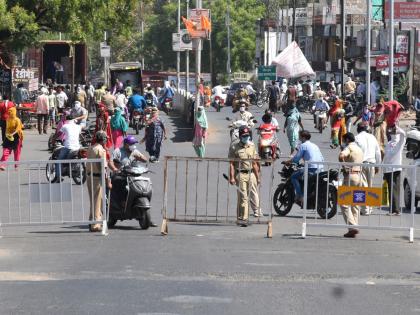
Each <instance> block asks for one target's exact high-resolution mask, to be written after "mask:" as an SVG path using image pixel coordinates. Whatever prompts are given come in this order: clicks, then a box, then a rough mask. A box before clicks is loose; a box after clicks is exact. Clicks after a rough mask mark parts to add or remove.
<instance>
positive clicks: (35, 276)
mask: <svg viewBox="0 0 420 315" xmlns="http://www.w3.org/2000/svg"><path fill="white" fill-rule="evenodd" d="M54 280H57V279H56V278H54V277H52V276H51V275H49V274H47V273H31V272H6V271H5V272H0V281H54Z"/></svg>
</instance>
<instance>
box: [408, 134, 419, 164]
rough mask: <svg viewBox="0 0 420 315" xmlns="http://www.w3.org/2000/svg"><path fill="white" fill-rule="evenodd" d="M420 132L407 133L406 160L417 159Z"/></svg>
mask: <svg viewBox="0 0 420 315" xmlns="http://www.w3.org/2000/svg"><path fill="white" fill-rule="evenodd" d="M419 144H420V131H418V130H411V131H409V132H407V155H406V157H407V158H408V159H418V158H419V153H420V152H419V151H420V150H419V149H420V146H419Z"/></svg>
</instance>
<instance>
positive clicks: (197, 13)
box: [189, 9, 210, 38]
mask: <svg viewBox="0 0 420 315" xmlns="http://www.w3.org/2000/svg"><path fill="white" fill-rule="evenodd" d="M202 17H205V18H207V19H208V20H209V21H210V10H209V9H191V10H190V17H189V20H190V21H191V22H193V23H194V26H195V30H194V32H193V34H191V37H192V38H207V37H208V36H209V33H208V32H207V31H206V30H204V29H203V25H202Z"/></svg>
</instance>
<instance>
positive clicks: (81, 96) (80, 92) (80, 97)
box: [75, 86, 88, 109]
mask: <svg viewBox="0 0 420 315" xmlns="http://www.w3.org/2000/svg"><path fill="white" fill-rule="evenodd" d="M87 98H88V97H87V94H86V92H85V90H84V89H83V88H82V87H81V86H78V87H77V91H76V97H75V99H76V101H77V102H80V104H81V105H82V107H83V108H85V109H87V106H86V105H87Z"/></svg>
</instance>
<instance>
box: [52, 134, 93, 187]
mask: <svg viewBox="0 0 420 315" xmlns="http://www.w3.org/2000/svg"><path fill="white" fill-rule="evenodd" d="M62 149H64V146H63V145H62V144H61V142H57V143H56V145H55V149H54V150H53V153H52V155H51V157H50V158H49V160H58V156H59V155H60V151H61V150H62ZM67 159H68V160H86V159H87V149H86V148H81V149H80V150H77V151H72V152H71V153H70V155H69V157H68V158H67ZM70 167H71V169H70ZM55 168H56V165H55V164H54V163H49V164H47V166H46V168H45V173H46V177H47V180H48V181H49V182H50V183H52V182H58V181H59V180H60V179H59V178H57V176H56V169H55ZM63 177H71V178H72V179H73V181H74V183H75V184H76V185H82V184H84V183H85V182H86V165H85V163H83V162H82V161H81V162H80V163H68V164H66V163H63V164H61V178H63Z"/></svg>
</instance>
